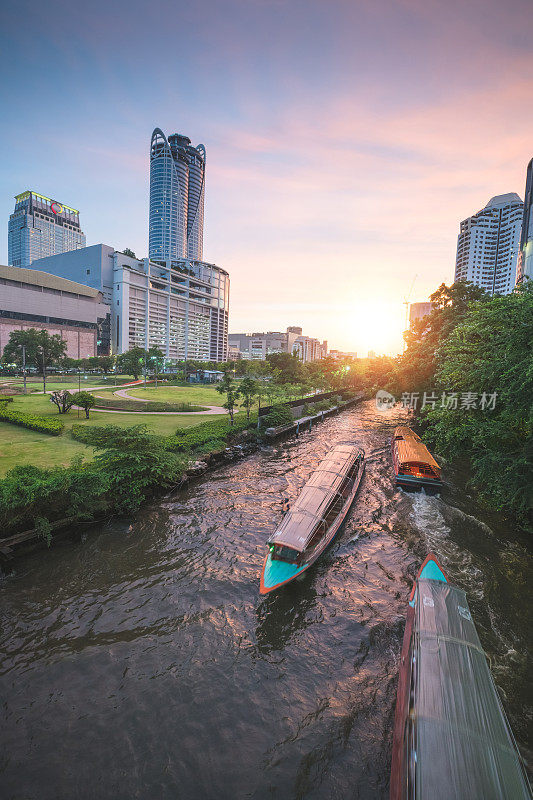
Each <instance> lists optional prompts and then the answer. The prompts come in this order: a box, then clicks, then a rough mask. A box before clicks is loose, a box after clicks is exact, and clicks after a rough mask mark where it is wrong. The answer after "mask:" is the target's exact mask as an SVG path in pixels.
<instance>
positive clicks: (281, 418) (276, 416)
mask: <svg viewBox="0 0 533 800" xmlns="http://www.w3.org/2000/svg"><path fill="white" fill-rule="evenodd" d="M293 422H294V417H293V416H292V411H291V409H290V406H287V405H284V404H283V403H278V404H276V405H273V406H272V408H271V410H270V413H269V414H267V415H266V416H265V417H261V425H262V426H263V427H265V428H278V427H280V426H282V425H291V424H292V423H293Z"/></svg>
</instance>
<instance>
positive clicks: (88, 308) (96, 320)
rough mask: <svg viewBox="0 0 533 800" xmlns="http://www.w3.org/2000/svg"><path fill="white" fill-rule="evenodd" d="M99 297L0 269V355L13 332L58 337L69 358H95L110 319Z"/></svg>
mask: <svg viewBox="0 0 533 800" xmlns="http://www.w3.org/2000/svg"><path fill="white" fill-rule="evenodd" d="M109 311H110V309H109V306H108V305H106V304H105V303H104V302H103V297H102V293H101V292H99V291H98V290H97V289H91V288H89V287H88V286H84V285H82V284H80V283H75V282H74V281H69V280H65V279H64V278H59V277H57V276H56V275H49V274H48V273H46V272H41V271H40V270H36V269H25V268H23V267H22V268H21V267H11V266H2V265H0V354H1V353H2V352H3V350H4V347H5V346H6V344H7V343H8V341H9V334H10V333H11V332H12V331H15V330H25V329H28V328H37V329H38V330H46V331H48V333H50V334H55V333H59V335H60V336H61V337H62V338H63V339H64V340H65V342H66V343H67V356H69V358H90V357H92V356H95V355H98V352H99V346H98V343H99V341H100V336H101V328H102V325H103V324H104V322H105V320H106V318H107V317H108V315H109Z"/></svg>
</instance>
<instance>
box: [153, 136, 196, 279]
mask: <svg viewBox="0 0 533 800" xmlns="http://www.w3.org/2000/svg"><path fill="white" fill-rule="evenodd" d="M205 160H206V153H205V147H204V145H203V144H199V145H198V146H197V147H193V146H192V145H191V140H190V139H188V138H187V136H182V135H180V134H178V133H174V134H172V136H169V137H168V139H167V138H166V136H165V134H164V133H163V131H162V130H160V129H159V128H156V129H155V130H154V132H153V133H152V139H151V143H150V223H149V256H150V258H151V259H153V260H155V261H164V262H166V263H169V262H171V261H175V260H176V259H180V258H189V259H192V260H198V261H201V260H202V258H203V245H204V194H205Z"/></svg>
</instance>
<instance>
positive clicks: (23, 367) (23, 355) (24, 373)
mask: <svg viewBox="0 0 533 800" xmlns="http://www.w3.org/2000/svg"><path fill="white" fill-rule="evenodd" d="M22 374H23V375H24V394H26V345H25V344H23V345H22Z"/></svg>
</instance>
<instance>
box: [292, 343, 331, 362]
mask: <svg viewBox="0 0 533 800" xmlns="http://www.w3.org/2000/svg"><path fill="white" fill-rule="evenodd" d="M292 352H293V354H296V355H297V356H298V358H299V359H300V361H303V362H304V364H307V363H308V362H309V361H318V360H319V359H321V358H326V356H327V354H328V343H327V342H326V341H324V342H320V341H319V340H318V339H313V338H312V337H311V336H298V338H297V339H296V341H295V342H294V344H293V346H292Z"/></svg>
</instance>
